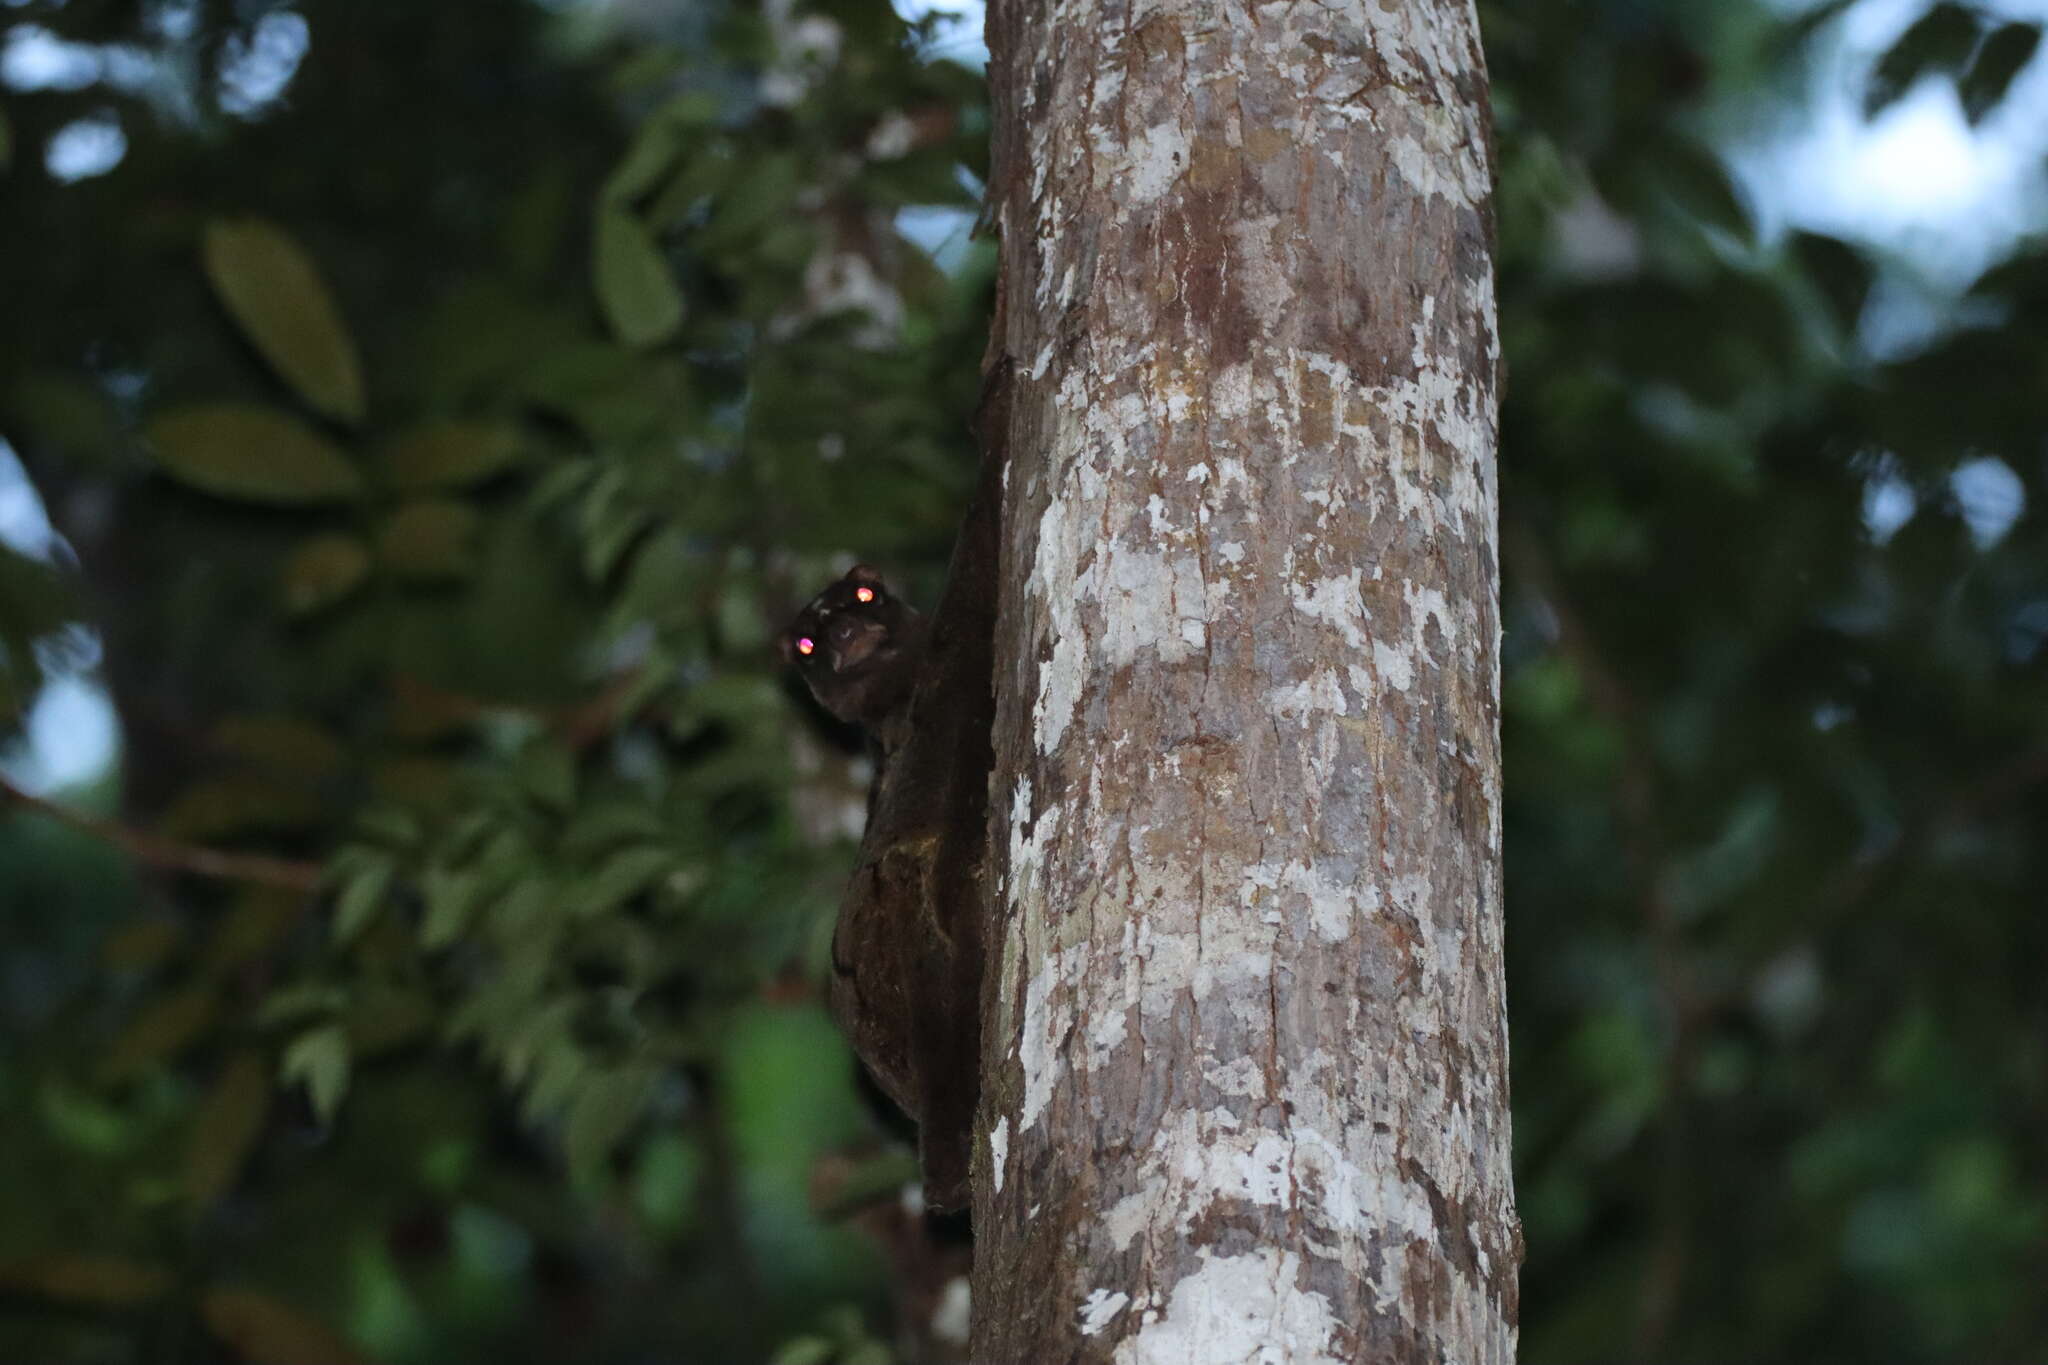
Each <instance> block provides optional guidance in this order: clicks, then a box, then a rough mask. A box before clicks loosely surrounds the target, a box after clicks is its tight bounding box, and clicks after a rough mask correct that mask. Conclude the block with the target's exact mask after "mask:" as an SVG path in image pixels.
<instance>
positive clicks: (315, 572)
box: [279, 534, 370, 616]
mask: <svg viewBox="0 0 2048 1365" xmlns="http://www.w3.org/2000/svg"><path fill="white" fill-rule="evenodd" d="M369 576H370V547H369V546H367V545H365V544H363V542H361V541H360V540H357V539H356V538H355V537H354V536H344V535H337V534H329V535H319V536H314V537H312V538H311V539H308V540H302V541H300V542H299V544H298V548H296V549H294V550H293V551H292V552H291V555H290V557H289V558H287V559H286V560H285V562H284V573H283V576H282V578H281V579H280V583H279V586H280V592H279V596H280V597H281V598H282V599H283V602H284V609H285V610H286V611H287V612H289V613H290V614H291V615H293V616H307V615H310V614H312V613H313V612H316V611H320V610H322V609H323V608H326V607H331V606H333V605H334V604H335V603H337V602H340V601H342V600H344V599H345V598H347V597H348V596H349V594H351V593H353V592H354V591H355V590H356V589H357V588H358V587H360V586H362V582H363V580H364V579H366V578H368V577H369Z"/></svg>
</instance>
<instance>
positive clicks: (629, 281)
mask: <svg viewBox="0 0 2048 1365" xmlns="http://www.w3.org/2000/svg"><path fill="white" fill-rule="evenodd" d="M593 251H594V253H595V256H594V260H593V261H592V266H591V273H592V276H593V278H594V279H595V282H596V285H597V301H598V305H599V306H600V307H601V308H602V309H603V310H604V316H605V321H606V322H608V323H610V324H611V328H612V331H614V332H615V333H617V334H618V337H619V340H621V341H623V342H625V343H626V344H627V345H629V346H642V347H644V346H652V345H655V344H656V343H658V342H662V341H666V340H667V339H668V338H670V337H672V336H674V335H675V333H676V329H677V328H678V327H680V326H682V323H683V296H682V294H681V293H680V292H679V291H678V290H677V289H676V282H675V279H674V277H673V276H671V275H670V274H669V269H668V262H667V261H666V260H664V259H663V257H662V254H661V248H660V247H658V246H657V245H655V241H654V234H653V233H651V232H649V231H648V230H647V225H646V224H644V223H642V222H641V221H640V220H639V219H638V218H635V217H633V216H632V215H631V214H629V213H626V212H624V211H623V210H620V209H617V208H609V207H607V208H602V209H599V210H598V214H597V232H596V237H595V241H594V244H593Z"/></svg>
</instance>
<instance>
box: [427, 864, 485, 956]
mask: <svg viewBox="0 0 2048 1365" xmlns="http://www.w3.org/2000/svg"><path fill="white" fill-rule="evenodd" d="M485 886H486V883H485V880H484V878H483V876H482V875H481V874H479V873H477V872H471V871H463V872H456V871H451V870H450V869H448V868H445V867H430V868H428V869H427V875H426V877H425V879H424V887H423V890H424V891H425V894H426V900H427V912H426V916H425V918H424V919H422V920H421V922H420V946H421V947H422V948H425V949H427V950H428V951H430V952H431V951H434V950H436V949H439V948H445V947H447V946H448V945H449V944H451V943H453V942H455V940H456V939H458V938H460V937H462V933H463V931H464V930H465V929H467V928H469V921H470V919H471V917H472V916H474V915H475V913H476V907H477V901H478V898H479V893H480V892H481V891H483V890H484V889H485Z"/></svg>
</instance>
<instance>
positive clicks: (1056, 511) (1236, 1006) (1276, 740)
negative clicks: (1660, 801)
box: [973, 0, 1519, 1365]
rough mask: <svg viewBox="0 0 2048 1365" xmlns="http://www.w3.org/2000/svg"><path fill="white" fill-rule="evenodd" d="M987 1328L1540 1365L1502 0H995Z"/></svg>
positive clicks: (1138, 1348) (986, 1340) (1324, 1355)
mask: <svg viewBox="0 0 2048 1365" xmlns="http://www.w3.org/2000/svg"><path fill="white" fill-rule="evenodd" d="M989 47H990V50H991V53H992V64H991V68H990V77H991V80H992V82H993V85H994V91H995V100H996V109H997V125H996V136H997V146H996V165H995V176H994V181H993V185H992V190H991V194H992V205H993V209H994V212H995V215H996V217H997V220H998V224H999V226H1000V229H1001V234H1002V270H1003V274H1002V280H1003V288H1002V299H1003V305H1002V307H1001V309H1000V310H999V317H998V319H997V324H996V326H997V331H996V335H995V337H994V338H993V340H992V343H991V347H992V358H993V359H994V361H995V362H996V363H997V364H998V365H1003V364H1007V365H1009V366H1010V367H1011V380H1010V382H1011V385H1012V389H1011V392H1010V393H1009V395H1008V400H1009V402H1008V419H1007V421H1006V422H1005V423H1004V427H1005V434H1004V437H1003V439H1004V442H1005V445H1006V447H1007V453H1008V457H1009V468H1008V472H1007V482H1006V494H1005V505H1004V519H1003V549H1002V564H1001V581H1002V584H1003V585H1004V586H1003V601H1002V603H1001V619H1000V623H999V625H998V627H997V660H998V662H997V688H996V690H997V695H998V699H999V700H998V711H999V714H998V719H997V723H996V729H995V751H996V767H995V774H994V778H993V782H992V793H991V795H992V801H991V812H990V828H991V832H992V836H993V852H992V862H993V864H994V867H993V876H992V878H991V896H992V902H993V904H992V910H991V914H992V916H993V919H992V924H991V930H992V932H991V933H990V935H989V947H990V952H991V957H990V968H989V976H990V979H989V982H988V986H987V994H986V997H985V999H986V1010H987V1018H988V1021H989V1029H988V1034H987V1043H986V1048H985V1052H984V1056H983V1075H984V1078H985V1088H984V1095H983V1101H982V1108H981V1113H980V1116H979V1120H978V1127H977V1132H978V1134H979V1139H978V1141H979V1150H978V1152H977V1175H976V1198H975V1216H976V1232H977V1238H978V1247H977V1253H976V1254H977V1265H976V1270H975V1287H974V1317H975V1326H974V1335H975V1346H974V1351H973V1357H974V1359H975V1360H976V1361H978V1362H981V1365H1010V1363H1011V1362H1016V1363H1017V1365H1023V1363H1024V1362H1031V1365H1042V1363H1043V1362H1053V1361H1084V1360H1085V1361H1097V1360H1100V1361H1116V1362H1120V1363H1123V1365H1134V1363H1136V1362H1160V1363H1161V1365H1165V1363H1166V1362H1172V1363H1173V1365H1184V1363H1186V1362H1195V1363H1197V1365H1199V1363H1200V1362H1208V1361H1217V1362H1224V1361H1227V1362H1231V1365H1241V1363H1242V1362H1253V1361H1256V1362H1280V1361H1373V1362H1389V1361H1431V1362H1442V1361H1450V1362H1458V1363H1459V1365H1468V1363H1471V1362H1491V1361H1508V1360H1511V1359H1512V1357H1513V1352H1514V1322H1515V1275H1516V1265H1517V1261H1518V1258H1519V1236H1518V1233H1517V1228H1516V1222H1515V1218H1514V1213H1513V1205H1512V1192H1511V1184H1510V1172H1509V1163H1508V1150H1509V1143H1508V1108H1507V1099H1508V1096H1507V1037H1506V1022H1505V1014H1504V1010H1503V1000H1502V988H1501V918H1500V916H1501V900H1500V865H1499V842H1500V756H1499V743H1498V735H1497V732H1498V705H1497V693H1498V688H1499V678H1498V654H1497V646H1498V637H1499V624H1498V621H1499V617H1498V611H1497V604H1496V553H1495V509H1496V496H1495V467H1494V447H1495V438H1496V409H1495V397H1496V393H1495V391H1496V380H1497V372H1498V356H1499V347H1498V343H1497V340H1496V337H1495V331H1494V302H1493V280H1492V260H1491V252H1492V233H1491V223H1490V217H1489V214H1490V206H1489V195H1490V190H1491V181H1490V175H1491V172H1490V165H1489V156H1490V151H1489V146H1488V138H1489V129H1488V123H1487V112H1486V79H1485V71H1484V66H1483V63H1482V58H1481V56H1480V51H1479V46H1478V33H1477V27H1476V21H1475V17H1474V14H1473V10H1472V7H1471V5H1470V4H1469V0H1374V3H1367V4H1360V5H1354V6H1349V7H1347V6H1344V5H1328V4H1320V3H1302V0H1273V3H1268V4H1264V5H1256V6H1230V7H1214V6H1209V5H1204V4H1196V3H1190V2H1189V0H1162V2H1161V3H1155V4H1151V5H1145V6H1135V5H1131V4H1129V3H1127V0H1096V3H1094V4H1088V3H1078V2H1077V0H1060V3H1054V4H1037V3H1025V2H1024V0H996V3H995V4H994V5H993V6H992V7H991V9H990V12H989Z"/></svg>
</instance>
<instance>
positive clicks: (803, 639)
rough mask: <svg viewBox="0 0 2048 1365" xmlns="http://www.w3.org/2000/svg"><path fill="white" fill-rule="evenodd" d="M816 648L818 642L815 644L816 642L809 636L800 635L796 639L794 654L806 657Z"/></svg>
mask: <svg viewBox="0 0 2048 1365" xmlns="http://www.w3.org/2000/svg"><path fill="white" fill-rule="evenodd" d="M817 647H818V642H817V641H816V640H813V639H812V638H811V637H810V636H808V635H800V636H798V637H797V641H796V652H797V653H799V654H806V655H807V654H810V653H811V652H812V651H814V650H816V649H817Z"/></svg>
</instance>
